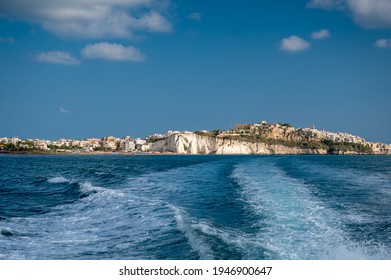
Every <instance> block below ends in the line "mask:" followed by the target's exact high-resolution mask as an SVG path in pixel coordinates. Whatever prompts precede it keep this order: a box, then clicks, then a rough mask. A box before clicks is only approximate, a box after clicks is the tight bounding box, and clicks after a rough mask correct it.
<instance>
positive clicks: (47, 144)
mask: <svg viewBox="0 0 391 280" xmlns="http://www.w3.org/2000/svg"><path fill="white" fill-rule="evenodd" d="M6 144H13V145H17V147H18V148H25V149H29V148H31V147H34V148H37V149H40V150H43V151H53V150H54V151H59V152H62V151H75V150H76V151H80V152H93V151H99V150H105V151H110V150H112V151H123V152H133V151H148V150H149V146H148V143H147V139H140V138H137V139H132V138H130V137H129V136H126V137H123V138H117V137H113V136H108V137H103V138H102V139H98V138H87V139H84V140H74V139H58V140H54V141H52V140H44V139H20V138H18V137H12V138H7V137H5V138H0V148H1V146H5V145H6Z"/></svg>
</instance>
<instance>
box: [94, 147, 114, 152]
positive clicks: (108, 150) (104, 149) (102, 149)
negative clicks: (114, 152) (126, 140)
mask: <svg viewBox="0 0 391 280" xmlns="http://www.w3.org/2000/svg"><path fill="white" fill-rule="evenodd" d="M94 151H95V152H110V151H111V149H110V148H106V147H95V148H94Z"/></svg>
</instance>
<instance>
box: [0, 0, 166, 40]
mask: <svg viewBox="0 0 391 280" xmlns="http://www.w3.org/2000/svg"><path fill="white" fill-rule="evenodd" d="M169 7H170V0H163V1H162V0H88V1H87V0H85V1H77V0H56V1H53V0H34V4H32V3H31V0H1V1H0V10H1V11H2V13H3V14H4V15H6V16H8V17H10V18H15V19H20V20H24V21H29V22H32V23H34V24H38V25H40V26H42V27H43V28H44V29H45V30H47V31H49V32H52V33H54V34H56V35H57V36H60V37H78V38H90V39H103V38H126V39H130V38H132V37H134V33H139V32H152V33H155V32H171V31H172V25H171V23H170V21H169V20H168V18H169V16H168V15H167V14H168V13H169Z"/></svg>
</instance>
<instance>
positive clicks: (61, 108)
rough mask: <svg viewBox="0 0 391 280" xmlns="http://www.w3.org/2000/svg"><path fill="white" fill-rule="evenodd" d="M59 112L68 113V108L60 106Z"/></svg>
mask: <svg viewBox="0 0 391 280" xmlns="http://www.w3.org/2000/svg"><path fill="white" fill-rule="evenodd" d="M60 113H62V114H67V113H69V110H67V109H64V108H63V107H60Z"/></svg>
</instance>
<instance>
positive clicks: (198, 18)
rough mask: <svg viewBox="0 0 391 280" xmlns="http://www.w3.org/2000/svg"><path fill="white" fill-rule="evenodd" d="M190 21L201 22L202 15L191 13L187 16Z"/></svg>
mask: <svg viewBox="0 0 391 280" xmlns="http://www.w3.org/2000/svg"><path fill="white" fill-rule="evenodd" d="M187 18H188V19H191V20H195V21H201V19H202V14H201V13H191V14H189V15H188V16H187Z"/></svg>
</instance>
